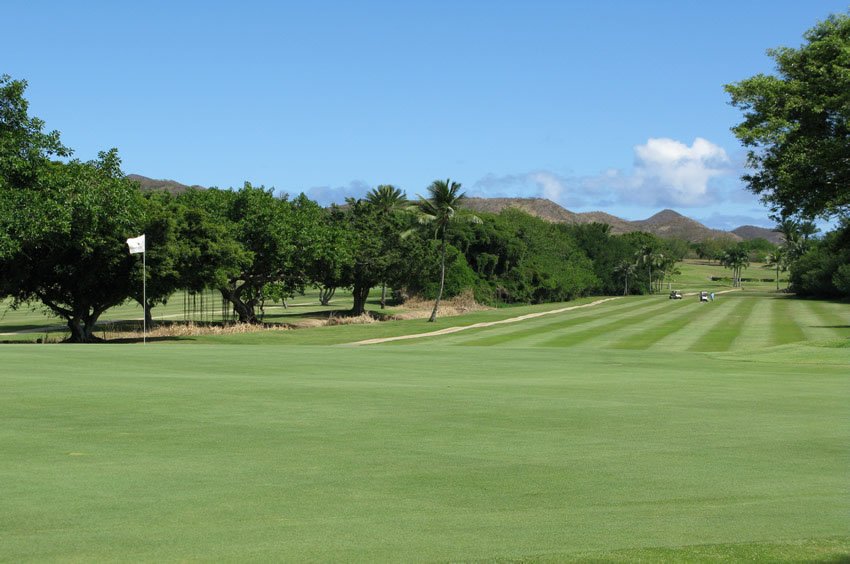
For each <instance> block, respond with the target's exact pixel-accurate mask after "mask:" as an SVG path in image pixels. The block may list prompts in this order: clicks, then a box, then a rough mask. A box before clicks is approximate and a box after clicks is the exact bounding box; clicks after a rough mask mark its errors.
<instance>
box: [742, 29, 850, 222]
mask: <svg viewBox="0 0 850 564" xmlns="http://www.w3.org/2000/svg"><path fill="white" fill-rule="evenodd" d="M805 39H806V43H804V44H803V45H802V46H800V47H799V48H797V49H793V48H789V47H779V48H776V49H770V50H769V51H768V54H769V55H770V56H771V57H773V59H774V60H775V61H776V70H777V74H776V75H764V74H758V75H756V76H753V77H751V78H748V79H746V80H742V81H741V82H737V83H734V84H728V85H726V91H727V92H728V93H729V95H730V96H731V103H732V105H733V106H735V107H737V108H739V109H740V110H742V111H743V113H744V121H742V122H741V123H740V124H738V125H737V126H735V127H734V128H733V131H734V132H735V135H736V136H737V137H738V138H739V139H740V140H741V142H742V143H743V144H744V145H745V146H746V147H748V148H749V152H748V154H747V161H748V165H749V167H750V169H751V172H750V173H748V174H746V175H745V176H744V177H743V178H744V180H745V181H746V182H747V185H748V187H749V189H750V190H751V191H752V192H754V193H755V194H758V195H760V196H761V199H762V201H764V202H765V203H766V204H768V205H769V206H771V208H772V209H773V211H774V212H775V213H776V214H777V215H778V216H781V217H787V216H799V217H807V218H813V217H818V216H820V217H827V218H828V217H836V216H841V215H846V214H847V213H848V212H850V125H848V120H850V72H848V69H850V15H847V14H841V15H833V16H830V17H829V18H827V19H826V20H824V21H822V22H820V23H818V24H817V25H816V26H815V27H813V28H812V29H810V30H809V31H808V32H806V34H805Z"/></svg>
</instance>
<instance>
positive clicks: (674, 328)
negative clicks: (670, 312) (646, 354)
mask: <svg viewBox="0 0 850 564" xmlns="http://www.w3.org/2000/svg"><path fill="white" fill-rule="evenodd" d="M713 311H714V310H713V309H712V308H711V307H708V306H706V304H699V303H687V304H685V307H681V308H677V309H676V310H675V311H674V313H675V314H676V317H674V318H673V319H669V318H668V317H666V316H665V317H663V318H661V320H660V323H659V324H656V325H654V326H651V327H647V328H646V329H645V330H643V331H640V332H638V333H636V334H633V335H630V336H628V337H626V338H624V339H622V340H620V341H618V342H617V343H615V344H614V345H613V347H614V348H617V349H632V350H646V349H649V348H656V346H657V348H660V349H662V350H664V349H668V348H669V347H668V346H666V345H667V344H669V345H671V346H672V348H674V349H678V348H679V347H678V346H676V342H675V341H677V340H678V338H679V332H681V331H684V330H685V329H686V328H688V327H689V326H690V325H691V324H692V323H698V322H699V321H701V320H702V319H703V318H705V317H706V316H707V315H708V314H710V313H712V312H713ZM670 336H675V338H674V339H673V341H674V342H673V343H667V344H665V343H662V341H664V340H665V339H666V338H667V337H670Z"/></svg>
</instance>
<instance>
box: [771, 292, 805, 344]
mask: <svg viewBox="0 0 850 564" xmlns="http://www.w3.org/2000/svg"><path fill="white" fill-rule="evenodd" d="M792 301H793V298H790V297H781V298H780V297H777V298H775V299H773V300H772V304H773V307H772V308H771V320H770V341H771V345H787V344H789V343H798V342H800V341H803V340H805V339H806V335H805V334H804V333H803V329H802V328H801V327H800V325H799V324H798V323H797V321H796V320H795V319H794V316H793V315H792V312H791V303H792Z"/></svg>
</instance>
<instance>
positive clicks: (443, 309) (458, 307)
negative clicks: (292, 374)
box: [96, 290, 490, 341]
mask: <svg viewBox="0 0 850 564" xmlns="http://www.w3.org/2000/svg"><path fill="white" fill-rule="evenodd" d="M433 307H434V300H424V299H421V298H412V299H410V300H408V301H406V302H405V303H404V305H403V306H402V307H401V309H402V311H400V312H398V313H389V314H386V315H381V314H378V313H375V312H366V313H364V314H362V315H355V316H351V315H345V314H340V313H339V312H331V313H330V315H329V316H328V317H327V318H324V319H322V318H306V319H298V320H294V321H293V322H292V323H275V324H266V325H263V324H260V325H252V324H248V323H228V324H224V325H222V324H206V323H194V322H192V321H189V322H185V323H182V322H173V323H157V324H156V325H155V326H154V327H152V328H151V329H150V330H148V332H147V335H146V336H147V338H148V339H157V338H160V339H167V338H179V337H195V336H200V335H235V334H241V333H256V332H259V331H289V330H291V329H307V328H310V327H323V326H333V325H355V324H368V323H379V322H380V321H382V320H401V319H425V318H427V317H428V316H430V315H431V310H432V309H433ZM485 309H490V308H489V307H487V306H483V305H481V304H479V303H477V302H476V301H475V296H474V295H473V293H472V291H471V290H468V291H466V292H464V293H462V294H460V295H458V296H455V297H453V298H449V299H445V300H443V301H441V302H440V310H439V312H438V315H440V316H444V317H450V316H453V315H463V314H464V313H469V312H471V311H480V310H485ZM96 335H97V336H98V337H100V338H102V339H103V340H105V341H114V340H141V339H142V336H143V335H142V330H141V327H140V326H139V327H137V328H132V329H131V328H128V327H127V326H126V325H123V326H122V325H113V324H107V325H106V326H105V327H102V328H101V329H99V330H98V331H97V332H96Z"/></svg>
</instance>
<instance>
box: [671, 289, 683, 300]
mask: <svg viewBox="0 0 850 564" xmlns="http://www.w3.org/2000/svg"><path fill="white" fill-rule="evenodd" d="M670 299H671V300H681V299H682V292H680V291H679V290H673V291H672V292H670Z"/></svg>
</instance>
